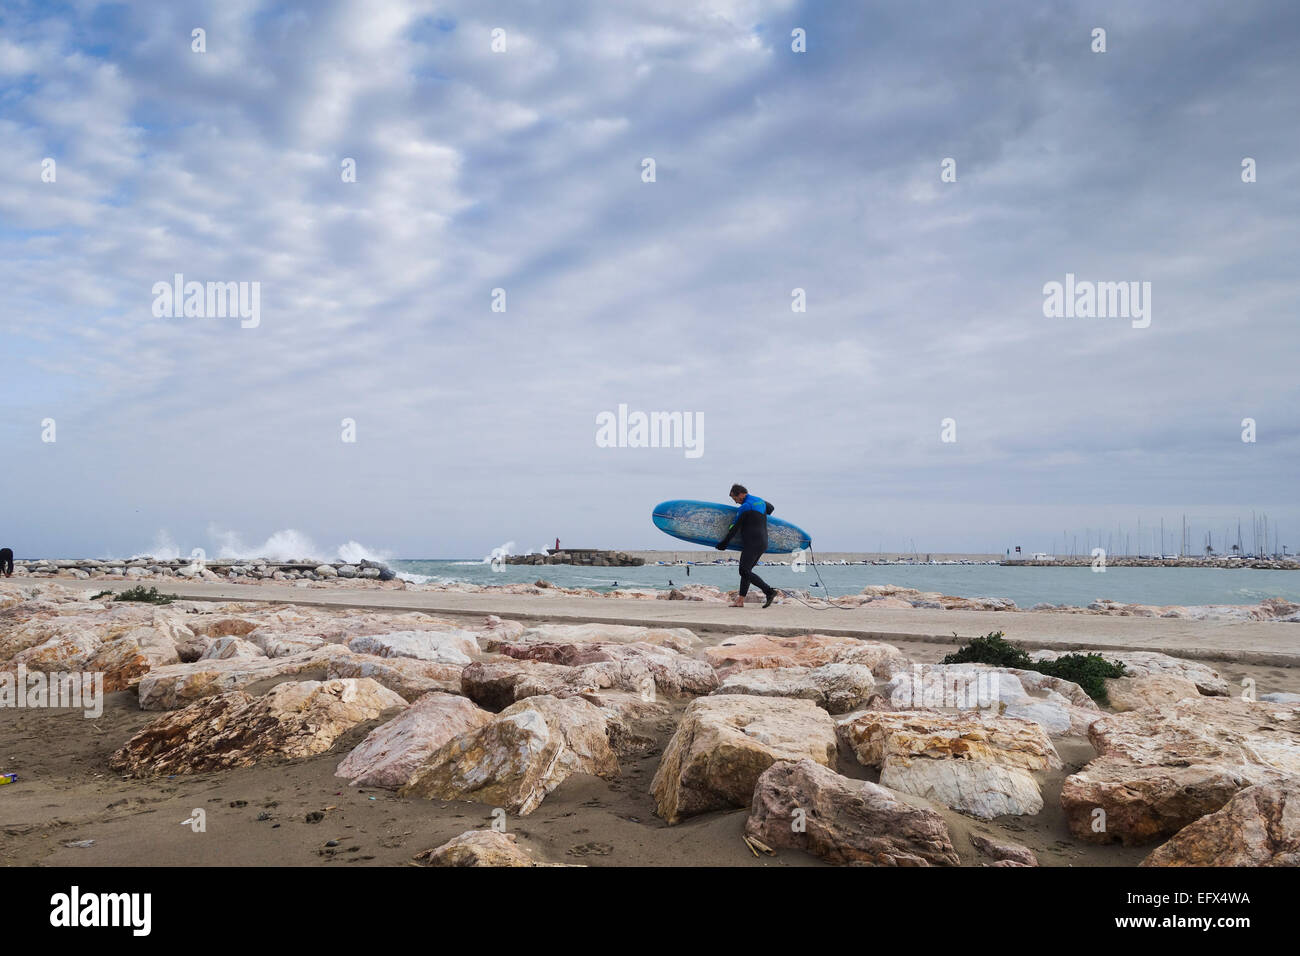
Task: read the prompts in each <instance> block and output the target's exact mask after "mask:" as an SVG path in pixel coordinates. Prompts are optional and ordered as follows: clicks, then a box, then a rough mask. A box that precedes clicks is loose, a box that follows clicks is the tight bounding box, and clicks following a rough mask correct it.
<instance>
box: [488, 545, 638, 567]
mask: <svg viewBox="0 0 1300 956" xmlns="http://www.w3.org/2000/svg"><path fill="white" fill-rule="evenodd" d="M506 564H576V565H580V566H583V567H592V568H639V567H641V566H642V565H643V564H645V558H639V557H636V556H635V555H631V554H628V553H627V552H626V551H596V550H591V549H577V550H572V551H551V552H547V553H545V554H512V555H509V556H507V557H506Z"/></svg>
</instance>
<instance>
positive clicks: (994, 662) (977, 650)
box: [940, 631, 1034, 670]
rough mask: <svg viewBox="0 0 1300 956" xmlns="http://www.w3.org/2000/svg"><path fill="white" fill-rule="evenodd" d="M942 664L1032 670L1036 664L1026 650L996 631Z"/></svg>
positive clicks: (978, 639) (966, 645) (974, 641)
mask: <svg viewBox="0 0 1300 956" xmlns="http://www.w3.org/2000/svg"><path fill="white" fill-rule="evenodd" d="M940 663H942V664H988V665H990V666H992V667H1018V668H1020V669H1021V670H1032V669H1033V666H1034V662H1033V661H1031V660H1030V659H1029V655H1028V654H1026V653H1025V650H1024V648H1022V647H1020V646H1018V645H1016V644H1012V643H1011V642H1010V641H1008V640H1007V639H1006V635H1005V634H1003V633H1002V632H1001V631H994V632H993V633H992V634H989V635H986V636H985V637H977V638H974V639H973V640H972V641H971V642H970V643H969V644H965V645H963V646H962V648H961V650H959V651H957V652H956V653H955V654H949V655H948V656H947V657H945V658H944V659H943V660H942V661H940Z"/></svg>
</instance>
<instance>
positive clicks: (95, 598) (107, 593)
mask: <svg viewBox="0 0 1300 956" xmlns="http://www.w3.org/2000/svg"><path fill="white" fill-rule="evenodd" d="M112 596H113V592H112V591H100V592H99V593H98V594H95V595H92V596H91V598H90V599H91V600H92V601H98V600H99V599H100V598H106V597H112Z"/></svg>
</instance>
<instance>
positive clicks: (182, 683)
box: [138, 644, 352, 710]
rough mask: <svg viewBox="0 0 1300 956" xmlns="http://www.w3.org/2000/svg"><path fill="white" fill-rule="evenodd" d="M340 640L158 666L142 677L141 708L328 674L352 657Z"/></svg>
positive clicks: (164, 707) (172, 706)
mask: <svg viewBox="0 0 1300 956" xmlns="http://www.w3.org/2000/svg"><path fill="white" fill-rule="evenodd" d="M351 656H352V652H351V651H349V650H348V649H347V648H346V647H340V646H339V645H337V644H327V645H325V646H324V647H322V648H320V649H319V650H315V651H307V652H305V653H302V654H290V655H289V656H288V657H277V658H257V659H255V660H246V659H243V658H232V659H231V660H224V661H222V660H218V661H195V662H194V663H190V664H170V665H167V666H165V667H155V668H154V669H153V670H151V671H149V673H147V674H145V675H144V676H143V677H142V678H140V682H139V685H138V687H139V695H140V709H141V710H172V709H175V708H177V707H184V706H186V705H187V704H191V703H193V702H194V701H196V700H200V699H201V698H204V697H211V696H213V695H215V694H224V693H227V692H228V691H232V690H239V689H240V688H242V687H247V686H248V685H250V684H255V683H259V682H262V681H270V680H275V679H282V678H283V679H287V678H290V677H304V676H314V675H315V674H317V673H319V674H320V676H325V675H326V674H327V673H328V671H329V669H330V666H331V664H332V663H333V662H334V661H336V660H338V659H340V658H346V657H351Z"/></svg>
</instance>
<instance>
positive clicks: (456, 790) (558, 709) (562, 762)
mask: <svg viewBox="0 0 1300 956" xmlns="http://www.w3.org/2000/svg"><path fill="white" fill-rule="evenodd" d="M575 773H585V774H593V775H595V776H598V777H615V776H617V775H618V758H617V757H616V756H615V754H614V751H613V750H612V749H611V748H610V745H609V738H608V736H607V732H606V727H605V716H604V714H602V713H601V711H600V709H599V708H598V707H596V706H595V705H594V704H592V703H590V702H588V701H586V700H583V699H582V698H580V697H567V698H563V699H561V698H557V697H550V696H539V697H530V698H528V699H527V700H522V701H519V702H518V703H516V704H512V705H511V706H509V707H507V708H506V709H505V710H503V711H502V712H501V713H499V714H497V715H496V716H495V717H494V718H493V719H492V720H491V721H490V722H489V723H487V724H484V725H483V726H482V727H479V728H478V729H477V730H473V731H470V732H468V733H464V734H461V735H460V736H458V737H455V738H453V739H452V740H449V741H448V742H447V743H445V744H444V745H443V746H442V747H440V748H439V749H438V750H437V751H435V752H434V753H433V754H432V755H430V757H429V758H428V759H427V760H426V761H425V762H424V763H423V764H422V765H421V766H420V767H419V768H418V769H417V770H416V771H415V772H414V773H413V774H412V776H411V780H410V782H409V783H408V784H407V785H406V786H405V787H403V788H402V790H401V793H402V794H403V795H410V796H417V797H425V798H428V799H436V800H473V801H476V802H478V803H486V804H488V805H489V806H496V807H504V808H506V809H507V810H509V811H510V812H511V813H517V814H520V815H521V816H523V815H526V814H529V813H532V812H533V811H534V810H536V809H537V807H538V806H539V805H540V804H541V802H542V800H543V799H544V798H545V796H546V795H547V794H548V793H550V792H551V791H552V790H554V789H555V788H556V787H557V786H559V785H560V783H561V782H562V781H564V780H565V779H566V778H567V777H569V776H570V775H572V774H575Z"/></svg>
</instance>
